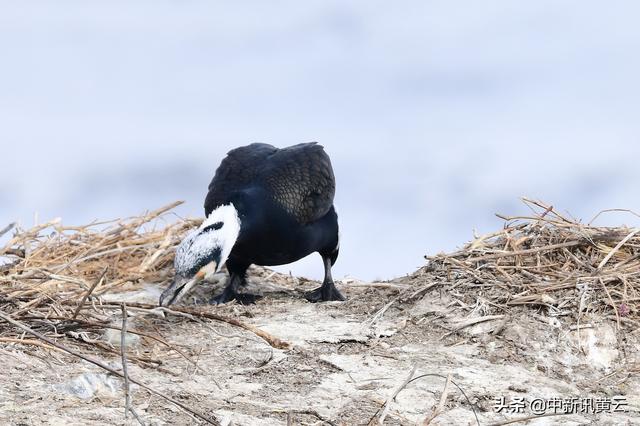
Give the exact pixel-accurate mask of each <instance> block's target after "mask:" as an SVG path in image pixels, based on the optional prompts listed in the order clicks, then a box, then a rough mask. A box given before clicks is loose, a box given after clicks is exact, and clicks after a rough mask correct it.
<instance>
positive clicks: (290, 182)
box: [205, 142, 335, 223]
mask: <svg viewBox="0 0 640 426" xmlns="http://www.w3.org/2000/svg"><path fill="white" fill-rule="evenodd" d="M252 187H259V188H261V189H263V190H265V192H266V193H267V194H268V196H269V197H271V199H272V201H274V202H275V203H277V204H278V205H280V207H282V208H283V209H284V210H285V211H287V212H288V213H289V214H291V215H292V216H293V217H295V219H296V220H297V221H298V222H299V223H309V222H313V221H315V220H317V219H319V218H321V217H322V216H324V215H325V214H326V213H327V212H328V211H329V209H330V208H331V206H332V205H333V197H334V195H335V177H334V175H333V169H332V167H331V160H330V159H329V156H328V155H327V153H326V152H325V151H324V149H323V147H322V146H321V145H318V144H317V143H315V142H311V143H303V144H298V145H294V146H291V147H288V148H283V149H278V148H275V147H273V146H271V145H268V144H262V143H254V144H251V145H248V146H244V147H240V148H236V149H234V150H231V151H229V153H228V154H227V157H226V158H225V159H224V160H222V163H221V164H220V166H219V167H218V169H217V170H216V174H215V176H214V177H213V180H212V181H211V183H210V184H209V193H208V194H207V198H206V200H205V214H206V215H207V216H208V215H209V214H210V213H211V211H213V210H214V209H215V208H216V207H218V206H220V205H222V204H225V203H228V202H229V201H230V199H229V197H231V195H232V194H233V193H234V192H238V191H244V190H247V189H250V188H252Z"/></svg>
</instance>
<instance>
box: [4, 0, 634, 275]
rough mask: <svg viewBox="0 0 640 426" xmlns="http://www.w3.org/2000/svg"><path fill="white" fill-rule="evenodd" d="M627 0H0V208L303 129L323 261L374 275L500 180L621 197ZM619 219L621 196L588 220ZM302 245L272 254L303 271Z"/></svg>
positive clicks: (132, 190) (194, 172) (625, 152)
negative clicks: (326, 156) (320, 158)
mask: <svg viewBox="0 0 640 426" xmlns="http://www.w3.org/2000/svg"><path fill="white" fill-rule="evenodd" d="M638 12H640V6H639V5H638V4H637V3H636V2H632V1H617V2H613V3H607V4H604V3H601V2H595V1H577V0H576V1H546V0H545V1H537V2H528V3H526V4H524V3H523V2H518V3H515V2H509V1H506V0H505V1H485V2H471V1H466V2H455V3H453V2H445V1H418V0H413V1H405V2H401V3H394V4H393V5H392V4H390V3H383V2H349V3H345V2H340V1H313V2H304V3H295V2H269V3H264V2H257V1H253V2H242V3H229V2H205V1H186V2H177V1H138V2H128V1H109V2H82V1H71V0H60V1H57V2H44V1H43V2H37V1H36V2H29V3H28V4H26V2H9V1H0V52H2V59H1V60H2V66H1V67H0V141H1V142H0V143H1V144H2V145H1V152H2V158H3V161H2V163H1V164H0V227H2V226H3V224H5V223H6V222H9V221H12V220H20V221H22V222H23V223H25V224H30V223H32V222H33V217H34V213H35V212H37V213H38V217H39V219H40V220H45V219H49V218H52V217H58V216H61V217H62V218H63V219H64V221H65V222H66V223H83V222H88V221H91V220H94V219H107V218H112V217H120V216H127V215H132V214H137V213H140V212H141V211H143V210H145V209H153V208H156V207H158V206H160V205H162V204H164V203H168V202H170V201H173V200H176V199H183V200H185V201H186V202H187V203H186V204H185V205H184V206H182V207H181V208H180V209H179V212H180V214H183V215H201V214H202V203H203V200H204V196H205V193H206V188H207V185H208V183H209V180H210V179H211V177H212V175H213V172H214V170H215V168H216V166H217V164H218V163H219V161H220V160H221V158H222V157H223V156H224V154H225V153H226V152H227V151H228V150H229V149H231V148H233V147H236V146H239V145H244V144H247V143H250V142H256V141H261V142H268V143H272V144H275V145H278V146H286V145H290V144H294V143H298V142H304V141H311V140H317V141H320V142H321V143H322V144H323V145H324V146H325V147H326V149H327V151H328V152H329V153H330V155H331V156H332V159H333V162H334V168H335V171H336V176H337V179H338V193H337V200H336V203H337V206H338V212H339V215H340V221H341V228H342V242H341V256H340V259H339V261H338V263H337V265H336V269H335V276H338V277H339V276H342V275H345V274H351V275H355V276H358V277H361V278H366V279H372V278H389V277H392V276H396V275H400V274H404V273H408V272H410V271H412V270H414V269H415V268H416V267H419V266H420V265H422V263H423V260H422V256H423V255H424V254H427V253H435V252H438V251H442V250H450V249H453V248H455V247H456V246H458V245H460V244H462V243H464V242H465V241H466V240H468V239H469V238H470V237H471V232H472V229H477V230H478V232H487V231H490V230H492V229H495V228H496V227H498V226H500V221H499V220H497V219H496V218H495V217H494V216H493V213H495V212H502V213H517V212H523V211H524V208H523V207H522V206H521V205H520V204H519V202H518V197H519V196H521V195H528V196H531V197H537V198H542V199H544V200H547V201H549V202H552V203H554V204H555V205H556V206H558V207H561V208H563V209H566V210H568V211H569V212H571V213H572V214H573V215H574V216H577V217H582V218H584V219H586V220H588V219H589V218H590V217H592V216H593V215H594V214H595V213H597V211H599V210H600V209H603V208H609V207H626V208H631V209H636V210H640V200H638V197H637V190H636V184H637V182H638V178H639V177H640V170H639V168H638V167H637V160H638V158H639V157H638V154H640V144H639V143H638V142H639V141H638V135H640V132H639V131H640V122H639V121H638V119H637V116H638V99H640V96H639V95H640V84H639V83H638V75H640V58H639V57H638V55H637V52H638V49H639V47H640V29H639V28H638V26H637V16H638ZM607 221H609V222H610V223H620V222H625V223H628V224H631V225H633V224H637V223H636V222H635V221H634V218H633V217H632V216H628V215H627V216H619V215H617V216H607V217H605V218H604V219H603V220H601V221H600V223H606V222H607ZM321 269H322V268H321V264H320V261H319V259H315V258H314V259H311V260H309V259H307V260H305V261H303V262H300V263H298V264H294V265H291V266H286V267H282V268H280V270H283V271H289V270H291V271H293V272H294V273H299V274H305V275H309V276H312V277H319V276H320V275H321Z"/></svg>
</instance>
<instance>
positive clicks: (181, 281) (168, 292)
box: [159, 261, 218, 306]
mask: <svg viewBox="0 0 640 426" xmlns="http://www.w3.org/2000/svg"><path fill="white" fill-rule="evenodd" d="M217 269H218V264H217V262H215V261H213V262H211V263H209V264H208V265H206V266H205V267H203V268H201V269H200V270H199V271H198V272H197V273H196V274H195V275H194V276H193V278H187V277H183V276H181V275H176V277H175V278H174V279H173V282H172V283H171V285H170V286H169V287H167V288H166V289H165V290H164V291H163V292H162V294H161V295H160V302H159V304H160V306H169V305H171V304H173V303H177V302H179V301H180V300H182V298H183V297H184V296H186V295H187V294H188V293H189V292H190V291H191V289H192V288H193V287H194V286H195V285H196V284H198V283H199V282H200V281H202V280H203V279H204V277H205V276H206V275H207V274H208V273H209V272H216V271H217Z"/></svg>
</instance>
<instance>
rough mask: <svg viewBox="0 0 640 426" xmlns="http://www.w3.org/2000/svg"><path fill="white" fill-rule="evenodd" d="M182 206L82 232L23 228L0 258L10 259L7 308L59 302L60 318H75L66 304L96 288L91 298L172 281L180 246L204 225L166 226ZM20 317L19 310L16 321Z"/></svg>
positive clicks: (52, 225) (56, 226)
mask: <svg viewBox="0 0 640 426" xmlns="http://www.w3.org/2000/svg"><path fill="white" fill-rule="evenodd" d="M179 204H180V203H179V202H176V203H172V204H170V205H168V206H165V207H163V208H161V209H158V210H155V211H153V212H150V213H147V214H144V215H142V216H139V217H133V218H129V219H126V220H117V221H113V222H106V223H105V222H102V223H94V224H90V225H86V226H79V227H70V226H63V225H62V224H61V223H60V221H59V220H55V221H52V222H48V223H45V224H42V225H38V226H35V227H33V228H31V229H28V230H21V229H18V230H17V231H16V232H15V235H14V237H13V238H12V239H11V240H10V241H9V242H8V243H7V244H6V245H5V246H4V247H3V248H0V258H1V257H3V256H4V257H7V258H8V259H9V263H8V264H7V265H4V266H2V267H0V268H1V269H0V303H2V304H3V305H4V306H3V309H7V308H14V309H15V308H18V310H19V311H26V310H28V309H33V308H35V307H37V305H41V304H46V305H49V306H53V304H52V303H51V302H52V301H54V300H55V301H57V302H61V303H58V304H57V306H56V309H54V308H53V307H51V309H52V310H57V311H59V312H55V313H56V314H61V313H66V314H70V313H71V312H67V310H68V309H69V307H68V306H65V305H68V303H67V302H74V301H75V302H77V301H78V299H79V298H80V297H82V296H83V295H86V294H87V292H88V291H89V289H90V288H91V287H92V286H94V285H95V287H94V288H93V290H92V295H93V296H99V295H101V294H104V293H106V292H114V291H118V290H122V289H130V287H131V286H132V285H135V284H138V283H141V282H155V283H158V282H163V281H167V280H168V279H170V278H171V274H172V271H171V269H172V268H171V266H172V265H173V255H174V250H175V246H176V245H177V244H178V243H179V242H180V240H181V239H182V238H183V237H184V235H185V233H186V232H187V231H188V230H189V229H191V228H193V227H195V226H197V225H199V223H200V221H198V220H174V221H172V222H167V221H164V220H163V217H164V216H163V215H166V214H167V213H168V212H169V211H170V210H171V209H173V208H174V207H176V206H177V205H179ZM162 223H163V226H159V224H162ZM104 271H106V273H104V274H103V272H104ZM103 275H104V276H103ZM101 276H103V277H102V278H103V279H100V278H101ZM7 304H9V305H11V306H6V305H7ZM16 313H17V312H16V311H15V310H14V312H13V315H14V317H15V316H16ZM49 313H53V312H49Z"/></svg>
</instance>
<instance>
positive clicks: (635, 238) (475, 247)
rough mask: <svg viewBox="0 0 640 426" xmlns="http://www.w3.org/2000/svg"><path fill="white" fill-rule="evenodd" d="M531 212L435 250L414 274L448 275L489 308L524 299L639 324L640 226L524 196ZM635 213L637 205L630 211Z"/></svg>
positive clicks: (465, 300)
mask: <svg viewBox="0 0 640 426" xmlns="http://www.w3.org/2000/svg"><path fill="white" fill-rule="evenodd" d="M523 202H524V203H525V204H526V205H527V206H528V207H529V208H530V209H531V211H532V214H531V215H530V216H514V217H505V216H499V217H501V218H502V219H504V220H505V225H504V228H503V229H501V230H499V231H497V232H493V233H490V234H487V235H482V236H479V237H477V238H475V239H474V240H473V241H472V242H470V243H468V244H467V245H465V246H464V247H463V248H462V249H461V250H458V251H456V252H453V253H449V254H438V255H436V256H431V257H427V260H428V265H427V266H426V267H424V268H422V269H421V270H419V271H418V272H417V273H416V274H415V275H414V278H419V277H423V279H424V277H425V276H427V277H428V278H429V280H430V281H432V282H431V283H430V284H429V287H432V286H433V285H434V284H435V283H446V288H447V290H448V292H449V293H450V295H452V296H453V297H455V298H456V299H457V300H458V303H459V304H460V305H461V306H462V307H464V308H468V307H478V306H482V307H483V310H484V311H485V312H483V313H484V314H490V313H505V312H508V311H509V310H510V309H512V308H513V307H516V306H523V305H524V306H531V307H538V308H539V307H543V308H546V309H547V311H548V314H549V315H550V316H558V317H562V316H565V317H568V318H570V319H571V320H574V321H578V322H579V321H580V318H581V317H582V316H584V315H586V314H588V313H595V314H600V315H604V316H606V317H611V318H612V319H615V320H616V321H617V323H618V327H620V326H621V325H622V324H623V323H628V324H635V325H636V326H637V325H638V320H640V234H639V232H640V229H631V228H628V227H599V226H593V225H592V224H591V223H593V221H594V220H595V219H596V218H597V216H596V218H594V220H592V221H591V222H590V223H589V224H583V223H580V222H579V221H576V220H574V219H570V218H568V217H566V216H565V215H562V214H560V213H559V212H558V211H557V210H555V209H554V208H553V207H552V206H549V205H546V204H544V203H541V202H538V201H532V200H529V199H523ZM629 213H632V212H629Z"/></svg>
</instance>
